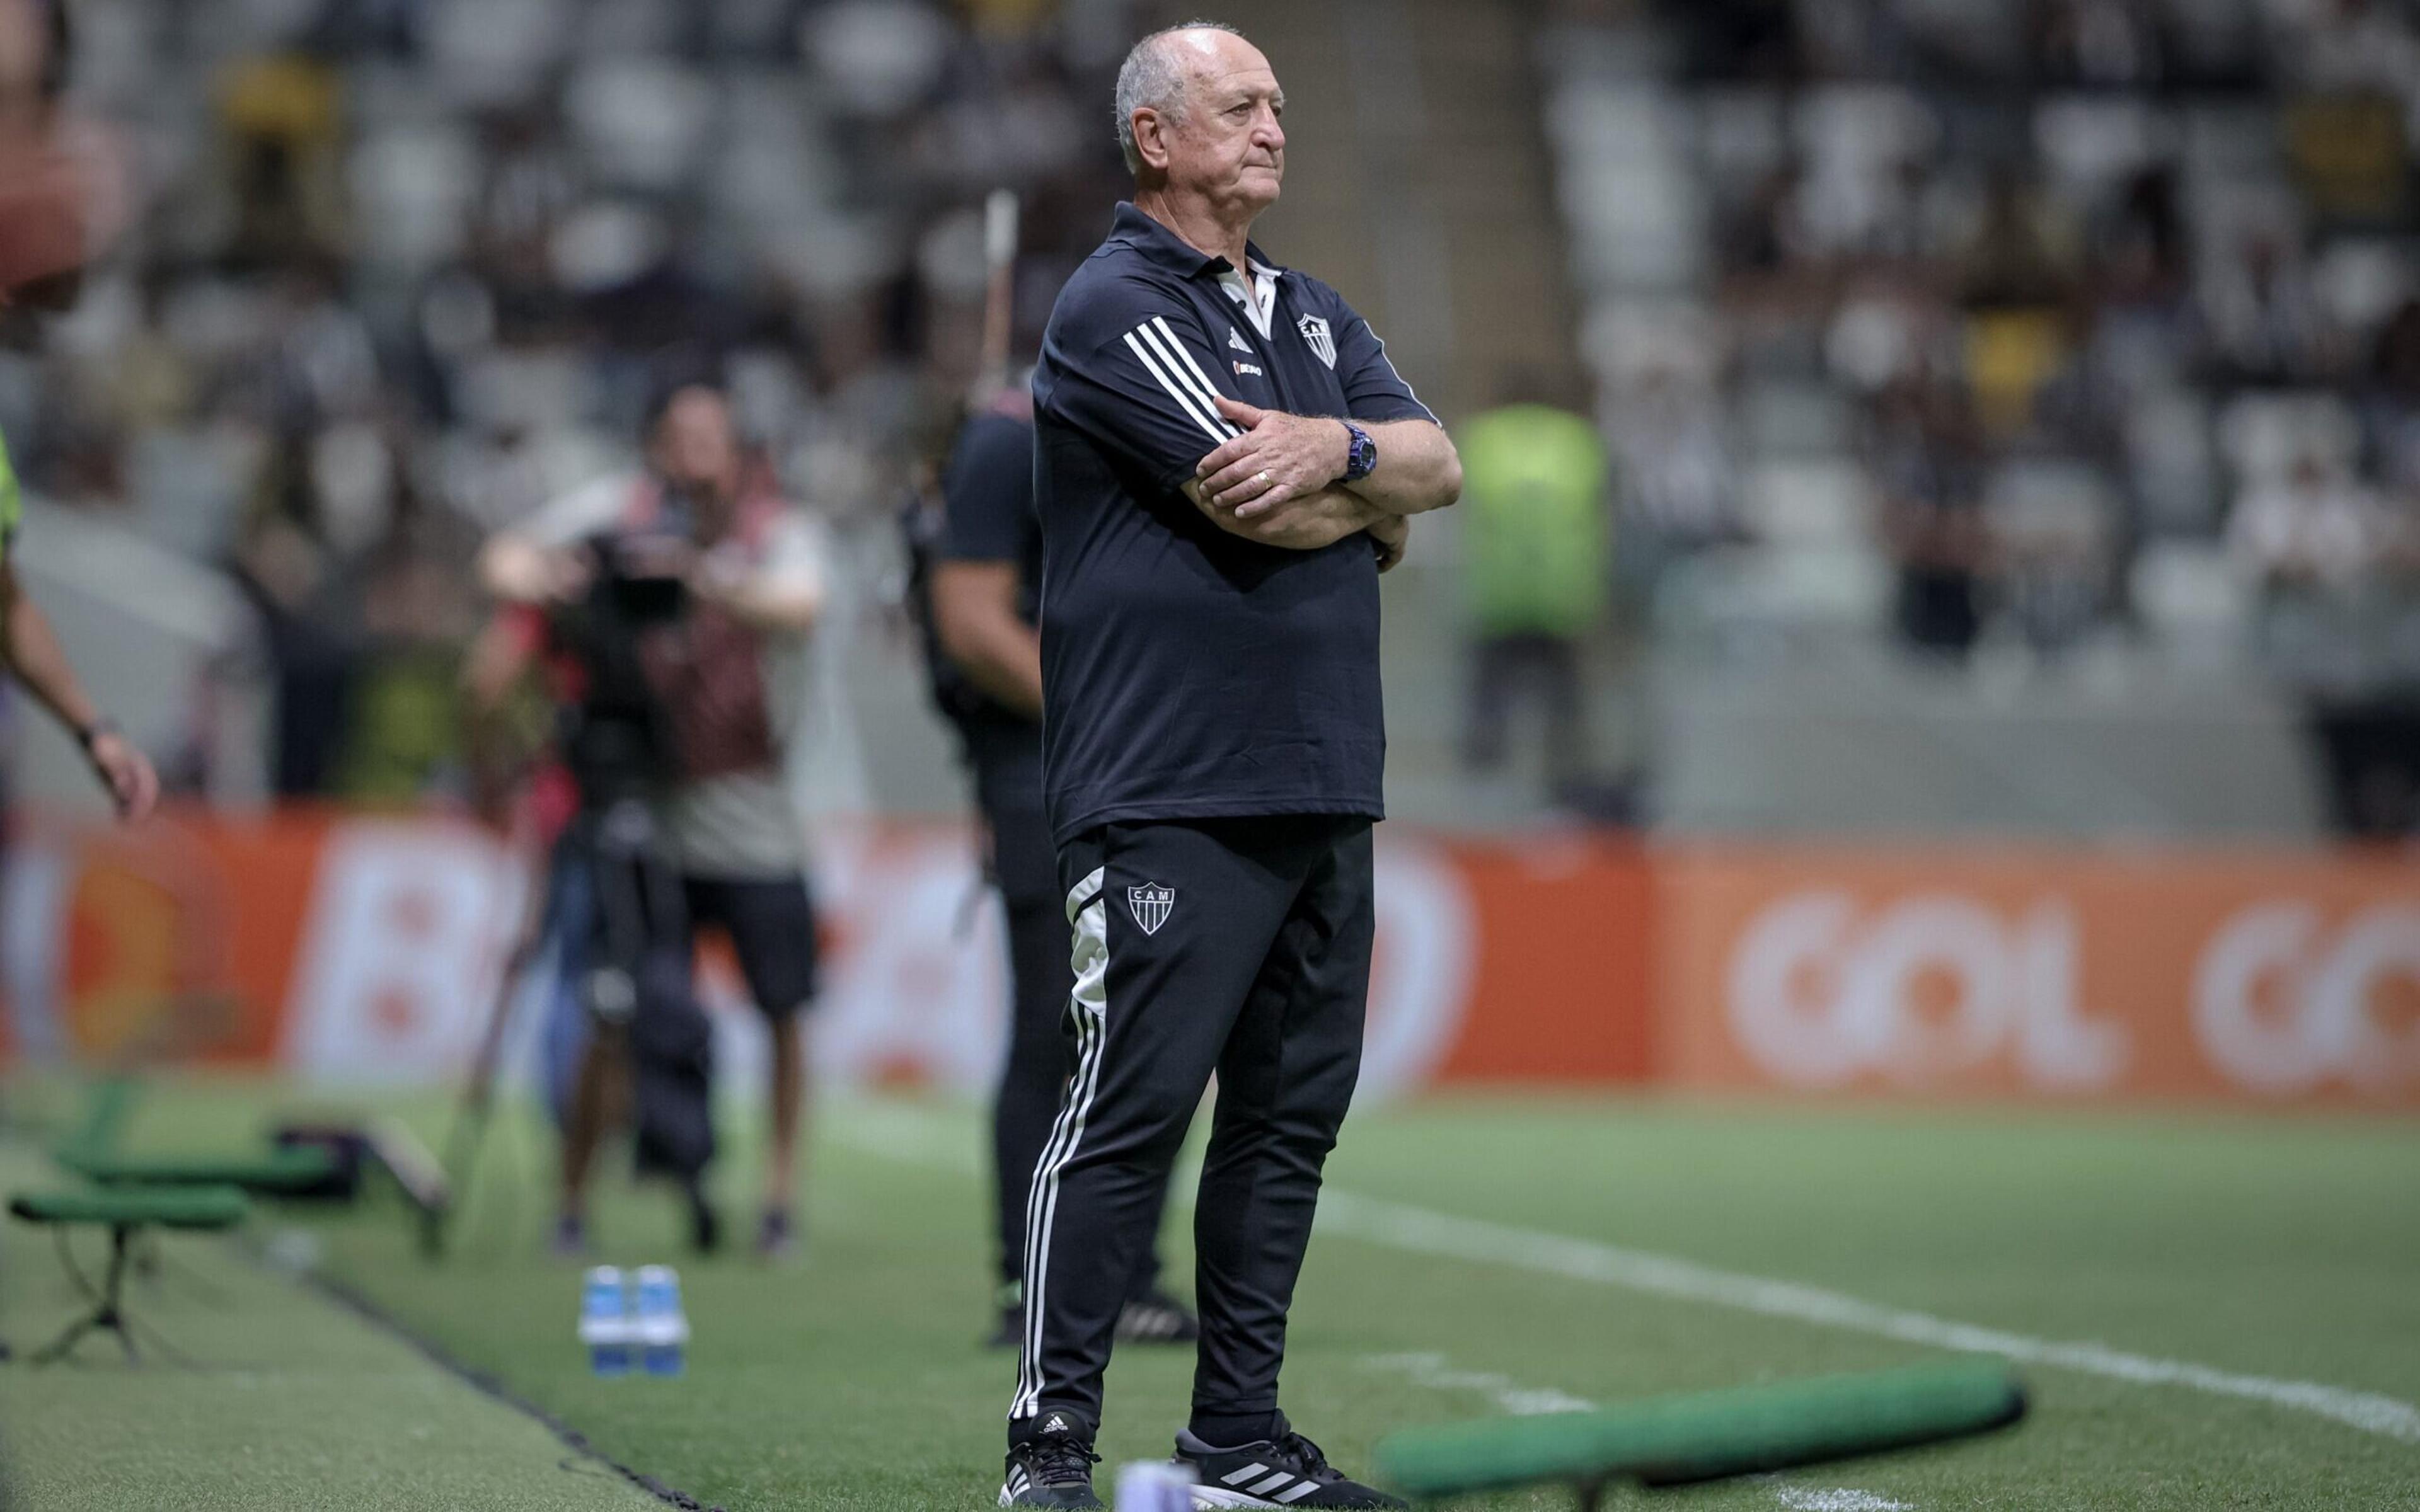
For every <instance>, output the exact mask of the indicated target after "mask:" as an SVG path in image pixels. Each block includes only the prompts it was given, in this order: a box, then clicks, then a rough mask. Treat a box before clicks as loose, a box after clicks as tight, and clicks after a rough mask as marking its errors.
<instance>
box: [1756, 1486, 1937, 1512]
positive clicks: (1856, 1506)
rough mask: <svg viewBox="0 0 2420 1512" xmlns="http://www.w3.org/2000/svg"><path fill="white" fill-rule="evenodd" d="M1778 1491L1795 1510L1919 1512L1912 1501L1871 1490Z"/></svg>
mask: <svg viewBox="0 0 2420 1512" xmlns="http://www.w3.org/2000/svg"><path fill="white" fill-rule="evenodd" d="M1775 1494H1776V1495H1777V1496H1778V1497H1780V1499H1781V1504H1782V1505H1783V1506H1786V1507H1790V1508H1792V1512H1915V1508H1914V1504H1911V1503H1907V1502H1894V1501H1892V1500H1891V1499H1890V1498H1889V1497H1887V1496H1876V1495H1875V1494H1874V1493H1873V1492H1871V1491H1852V1490H1846V1489H1841V1490H1828V1491H1819V1490H1813V1489H1808V1488H1807V1487H1804V1486H1784V1487H1783V1488H1782V1489H1780V1490H1779V1491H1777V1492H1776V1493H1775Z"/></svg>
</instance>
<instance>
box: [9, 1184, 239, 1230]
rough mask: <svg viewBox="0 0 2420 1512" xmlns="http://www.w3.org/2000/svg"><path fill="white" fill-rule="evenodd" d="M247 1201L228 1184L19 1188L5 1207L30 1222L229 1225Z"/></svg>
mask: <svg viewBox="0 0 2420 1512" xmlns="http://www.w3.org/2000/svg"><path fill="white" fill-rule="evenodd" d="M250 1206H251V1204H250V1203H248V1202H247V1201H245V1199H244V1195H243V1194H242V1193H241V1192H240V1191H238V1190H237V1189H236V1188H234V1187H231V1186H174V1187H139V1186H137V1187H101V1188H97V1189H94V1190H90V1191H78V1192H20V1193H17V1194H15V1195H14V1196H10V1197H9V1199H8V1211H9V1212H11V1213H13V1214H14V1215H16V1216H17V1217H18V1218H20V1219H23V1221H24V1222H26V1223H30V1224H92V1225H105V1226H108V1227H121V1226H123V1227H138V1226H145V1225H149V1226H156V1227H162V1228H231V1227H234V1226H236V1225H237V1224H240V1223H241V1222H243V1216H244V1213H245V1212H246V1211H249V1209H250Z"/></svg>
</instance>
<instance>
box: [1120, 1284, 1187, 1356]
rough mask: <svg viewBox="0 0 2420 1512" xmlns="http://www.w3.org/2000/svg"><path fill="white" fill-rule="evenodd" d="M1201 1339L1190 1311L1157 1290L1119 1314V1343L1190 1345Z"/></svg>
mask: <svg viewBox="0 0 2420 1512" xmlns="http://www.w3.org/2000/svg"><path fill="white" fill-rule="evenodd" d="M1201 1336H1202V1324H1201V1323H1200V1322H1199V1321H1198V1320H1197V1319H1195V1318H1194V1316H1193V1310H1192V1309H1191V1308H1189V1307H1187V1306H1186V1305H1185V1304H1183V1303H1181V1302H1179V1301H1177V1300H1176V1299H1175V1298H1174V1297H1171V1296H1170V1295H1169V1294H1168V1293H1167V1292H1165V1291H1162V1290H1161V1289H1160V1288H1157V1287H1154V1288H1151V1289H1150V1290H1149V1291H1146V1292H1144V1293H1143V1294H1142V1295H1141V1296H1140V1297H1137V1298H1136V1299H1135V1300H1134V1301H1132V1302H1130V1303H1127V1304H1125V1306H1124V1307H1123V1308H1121V1309H1119V1311H1118V1342H1119V1343H1121V1344H1190V1343H1192V1342H1193V1341H1194V1340H1195V1339H1198V1338H1200V1337H1201Z"/></svg>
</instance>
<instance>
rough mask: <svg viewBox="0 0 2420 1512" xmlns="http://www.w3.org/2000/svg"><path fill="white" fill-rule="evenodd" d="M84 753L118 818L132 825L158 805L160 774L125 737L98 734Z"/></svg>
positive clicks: (109, 732) (87, 745)
mask: <svg viewBox="0 0 2420 1512" xmlns="http://www.w3.org/2000/svg"><path fill="white" fill-rule="evenodd" d="M84 752H85V760H86V761H88V762H90V763H91V764H92V775H93V776H95V777H97V778H99V779H101V790H102V791H103V792H105V793H107V794H108V795H109V798H110V801H111V802H112V803H114V804H116V806H117V817H118V818H120V819H123V820H125V821H127V822H128V823H130V824H132V822H133V821H135V820H137V819H140V818H142V817H143V816H144V815H145V814H147V813H149V812H150V811H151V806H152V805H154V804H156V803H158V802H159V801H160V774H159V773H157V772H155V771H153V770H152V769H151V761H150V758H148V757H147V756H145V755H144V754H143V753H142V752H141V751H139V750H137V749H135V748H134V743H133V742H132V741H131V740H128V739H127V738H126V737H125V736H124V735H121V734H119V733H117V732H116V731H115V730H101V731H97V732H95V733H94V734H93V736H92V738H91V739H90V740H88V741H86V742H85V748H84Z"/></svg>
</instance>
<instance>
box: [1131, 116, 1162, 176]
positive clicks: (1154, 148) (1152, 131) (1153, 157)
mask: <svg viewBox="0 0 2420 1512" xmlns="http://www.w3.org/2000/svg"><path fill="white" fill-rule="evenodd" d="M1167 126H1168V118H1167V117H1166V116H1162V115H1160V113H1159V112H1158V111H1156V110H1155V109H1153V108H1152V107H1151V106H1149V105H1145V106H1143V107H1142V108H1141V109H1140V110H1138V111H1136V112H1135V113H1134V142H1135V156H1136V157H1138V158H1140V159H1141V160H1142V161H1143V163H1144V164H1145V166H1148V167H1153V168H1161V169H1164V168H1166V167H1167V166H1168V131H1167Z"/></svg>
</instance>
